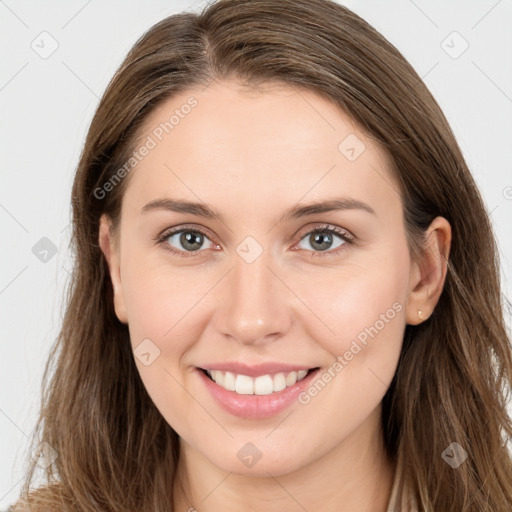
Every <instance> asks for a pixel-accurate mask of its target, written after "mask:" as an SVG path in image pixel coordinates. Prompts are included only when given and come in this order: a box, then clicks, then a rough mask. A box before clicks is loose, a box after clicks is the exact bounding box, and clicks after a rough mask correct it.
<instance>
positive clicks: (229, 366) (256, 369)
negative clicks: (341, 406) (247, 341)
mask: <svg viewBox="0 0 512 512" xmlns="http://www.w3.org/2000/svg"><path fill="white" fill-rule="evenodd" d="M200 368H201V369H202V370H221V371H223V372H231V373H236V374H237V375H247V376H248V377H258V376H260V375H267V374H275V373H281V372H282V373H290V372H294V371H295V372H297V371H299V370H311V369H313V368H317V367H316V366H310V365H303V364H288V363H277V362H268V363H260V364H251V365H248V364H244V363H237V362H232V363H230V362H226V363H212V364H206V365H204V366H201V367H200Z"/></svg>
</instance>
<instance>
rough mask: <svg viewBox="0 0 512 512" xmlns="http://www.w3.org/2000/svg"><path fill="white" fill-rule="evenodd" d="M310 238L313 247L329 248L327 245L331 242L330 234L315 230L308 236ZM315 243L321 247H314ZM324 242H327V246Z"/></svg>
mask: <svg viewBox="0 0 512 512" xmlns="http://www.w3.org/2000/svg"><path fill="white" fill-rule="evenodd" d="M310 240H311V241H312V242H311V246H312V247H315V248H316V249H318V250H319V251H325V250H327V249H329V247H330V246H331V244H332V235H331V234H330V233H327V232H325V231H324V232H317V233H313V234H312V235H311V236H310ZM315 244H319V245H321V246H322V247H316V246H315ZM325 244H327V246H325Z"/></svg>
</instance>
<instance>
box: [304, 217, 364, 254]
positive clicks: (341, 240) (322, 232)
mask: <svg viewBox="0 0 512 512" xmlns="http://www.w3.org/2000/svg"><path fill="white" fill-rule="evenodd" d="M336 238H337V239H338V243H337V245H336V240H335V239H336ZM303 240H304V241H305V242H306V245H308V244H309V246H310V247H300V246H299V247H300V248H301V249H305V250H307V251H313V252H312V253H311V256H312V257H315V256H329V255H330V256H332V255H337V254H338V253H339V252H340V251H342V250H344V248H345V247H344V246H345V245H347V244H353V243H354V235H352V233H349V232H348V231H346V230H345V229H342V228H339V227H336V226H330V225H324V226H317V227H315V228H314V229H310V230H309V231H307V232H306V233H303V235H302V238H301V242H302V241H303ZM333 244H335V245H333ZM329 249H336V250H329ZM326 251H328V252H326Z"/></svg>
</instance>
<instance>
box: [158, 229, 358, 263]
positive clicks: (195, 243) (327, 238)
mask: <svg viewBox="0 0 512 512" xmlns="http://www.w3.org/2000/svg"><path fill="white" fill-rule="evenodd" d="M336 239H338V241H337V242H336ZM303 240H304V241H305V242H306V245H307V244H309V246H310V247H303V246H300V245H299V248H300V249H302V250H305V251H307V252H309V253H310V254H309V255H310V256H311V257H315V256H329V255H330V256H333V255H337V254H338V253H339V252H340V251H342V250H344V248H345V246H346V245H347V244H353V243H354V240H355V237H354V235H352V233H350V232H349V231H347V230H345V229H342V228H339V227H337V226H331V225H329V224H326V225H322V226H316V227H315V228H314V229H310V230H309V231H306V232H305V233H302V236H301V240H300V242H302V241H303ZM205 241H207V242H209V245H208V246H207V247H204V244H205ZM156 242H157V243H158V244H160V245H162V246H163V247H164V249H165V250H167V251H169V252H171V253H173V254H176V255H178V256H183V257H188V256H196V255H197V253H200V252H201V249H211V248H216V249H219V248H220V246H219V245H218V244H214V243H213V242H212V241H211V240H210V239H209V238H208V234H207V233H206V232H205V231H204V230H203V229H200V228H198V227H189V226H180V227H179V228H171V229H167V230H166V231H164V232H163V233H162V234H161V235H159V236H157V238H156ZM300 242H299V243H300ZM333 244H334V245H333ZM332 249H335V250H332ZM194 253H196V254H194Z"/></svg>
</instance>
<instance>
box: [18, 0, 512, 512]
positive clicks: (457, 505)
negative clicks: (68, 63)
mask: <svg viewBox="0 0 512 512" xmlns="http://www.w3.org/2000/svg"><path fill="white" fill-rule="evenodd" d="M233 77H235V78H237V79H239V80H240V81H243V82H245V83H247V84H250V85H257V84H261V83H266V82H276V83H282V84H285V85H288V86H290V87H295V88H297V89H298V88H305V89H308V90H312V91H314V92H316V93H318V94H320V95H322V96H323V97H325V98H327V99H329V100H331V101H333V102H334V103H335V104H337V105H338V106H339V107H340V109H342V111H344V112H345V113H347V114H348V115H350V116H352V118H353V119H354V120H355V121H356V122H357V123H358V124H359V126H360V127H361V129H363V130H364V131H365V132H366V133H367V134H368V136H370V137H372V138H373V139H375V140H376V141H378V142H380V144H381V145H382V147H383V149H384V150H385V151H387V153H388V154H389V157H390V160H391V163H392V167H393V169H392V170H393V172H394V173H395V175H396V177H397V179H398V181H399V183H400V186H401V194H402V200H403V204H404V214H405V221H406V231H407V234H408V237H409V241H410V249H411V255H412V256H413V257H415V255H417V254H419V251H421V240H422V234H423V232H424V230H425V229H426V228H427V226H428V225H429V224H430V222H431V221H432V220H433V219H434V218H435V217H436V216H439V215H440V216H443V217H445V218H446V219H447V220H448V221H449V222H450V224H451V227H452V233H453V239H452V246H451V253H450V259H449V263H448V272H447V277H446V282H445V287H444V290H443V292H442V295H441V297H440V300H439V303H438V305H437V307H436V309H435V311H434V312H433V314H432V316H431V317H430V318H429V319H428V320H427V321H425V322H423V323H422V324H420V325H419V326H410V325H408V326H407V327H406V331H405V337H404V343H403V348H402V353H401V356H400V360H399V364H398V368H397V371H396V374H395V376H394V379H393V381H392V384H391V386H390V387H389V389H388V391H387V393H386V395H385V397H384V400H383V413H382V428H383V431H384V441H385V446H386V450H387V453H388V454H389V456H390V458H391V460H392V461H394V462H396V463H397V464H400V467H402V468H404V471H403V473H402V475H403V478H404V482H405V483H406V486H407V488H409V489H410V490H411V491H412V492H413V493H414V495H415V497H416V500H417V502H418V504H419V506H420V510H432V511H434V510H435V511H443V512H450V511H453V512H460V511H461V510H465V511H468V512H469V511H474V512H496V511H506V510H512V463H511V456H510V453H509V451H508V450H507V447H506V444H505V439H508V438H509V437H510V436H511V434H512V423H511V419H510V417H509V416H508V414H507V401H508V393H509V390H510V384H511V381H512V360H511V350H510V345H509V339H508V334H507V331H506V328H505V325H504V319H503V305H502V303H501V294H500V280H499V264H498V260H497V250H496V245H495V240H494V236H493V233H492V229H491V225H490V222H489V218H488V215H487V213H486V209H485V207H484V204H483V201H482V198H481V196H480V194H479V192H478V190H477V187H476V185H475V182H474V180H473V178H472V176H471V174H470V172H469V170H468V167H467V164H466V163H465V161H464V158H463V155H462V153H461V151H460V149H459V146H458V144H457V142H456V139H455V137H454V135H453V133H452V131H451V129H450V127H449V125H448V122H447V120H446V118H445V116H444V115H443V113H442V111H441V109H440V107H439V106H438V104H437V103H436V101H435V99H434V98H433V96H432V95H431V93H430V92H429V91H428V89H427V87H426V86H425V84H424V83H423V82H422V80H421V79H420V77H419V76H418V75H417V73H416V72H415V71H414V69H413V68H412V67H411V65H410V64H409V63H408V62H407V61H406V60H405V59H404V57H403V56H402V55H401V53H400V52H399V51H398V50H397V49H396V48H395V47H394V46H393V45H392V44H390V43H389V42H388V41H387V40H386V39H385V38H384V37H383V36H382V35H380V34H379V33H378V32H377V31H376V30H375V29H374V28H372V27H371V26H370V25H369V24H368V23H367V22H365V21H364V20H363V19H361V18H360V17H359V16H357V15H356V14H354V13H353V12H351V11H350V10H349V9H347V8H345V7H343V6H341V5H339V4H337V3H334V2H332V1H330V0H238V1H235V0H221V1H218V2H216V3H213V4H211V5H209V6H207V7H206V8H205V9H204V10H203V12H202V13H200V14H197V13H182V14H178V15H174V16H170V17H168V18H166V19H164V20H163V21H161V22H159V23H158V24H156V25H155V26H153V27H152V28H151V29H150V30H148V31H147V32H146V33H145V34H144V35H143V36H142V37H141V39H140V40H139V41H138V42H137V43H136V44H135V45H134V47H133V48H132V50H131V51H130V52H129V54H128V55H127V57H126V59H125V60H124V62H123V63H122V65H121V67H120V69H119V70H118V71H117V72H116V74H115V76H114V77H113V79H112V81H111V82H110V84H109V86H108V88H107V90H106V92H105V94H104V96H103V98H102V99H101V102H100V104H99V106H98V109H97V111H96V114H95V116H94V119H93V120H92V123H91V126H90V129H89V132H88V135H87V139H86V142H85V146H84V149H83V152H82V155H81V158H80V162H79V165H78V169H77V172H76V177H75V181H74V185H73V191H72V205H73V235H72V243H73V249H74V252H75V267H74V270H73V274H72V279H71V284H70V288H69V295H68V303H67V310H66V314H65V318H64V321H63V325H62V330H61V332H60V335H59V337H58V340H57V342H56V344H55V346H54V349H53V351H52V354H51V358H50V360H49V362H48V365H47V369H46V372H45V377H44V387H43V401H42V408H41V414H40V418H39V421H38V424H37V427H38V428H37V429H36V434H35V437H34V446H36V445H37V444H38V443H41V442H43V443H47V445H44V446H47V447H48V446H49V447H51V448H52V449H53V450H55V454H57V455H58V456H57V458H56V459H55V460H54V462H53V464H51V465H49V466H48V467H47V469H46V477H47V485H45V486H44V487H43V488H41V489H40V490H39V491H35V490H34V489H31V488H30V486H31V482H32V481H33V479H34V475H35V473H36V472H35V469H36V462H35V461H32V462H31V465H30V469H29V471H28V476H27V481H26V483H25V487H24V489H23V496H24V498H23V499H24V500H29V499H30V503H32V504H33V506H34V510H39V508H38V506H41V507H42V509H44V510H46V509H47V508H48V509H51V510H59V509H62V510H77V511H91V512H93V511H94V512H98V511H130V512H133V511H136V510H137V511H139V510H141V511H142V510H144V511H145V510H152V511H154V512H163V511H169V510H171V508H172V505H171V504H172V485H170V482H172V480H173V478H174V476H175V471H176V465H177V461H178V457H179V444H178V436H177V434H176V433H175V432H174V431H173V429H172V428H171V427H170V426H169V425H168V424H167V423H166V421H165V420H164V418H163V417H162V415H161V414H160V413H159V412H158V410H157V409H156V407H155V406H154V404H153V403H152V401H151V399H150V397H149V396H148V394H147V392H146V390H145V388H144V386H143V384H142V382H141V379H140V377H139V374H138V371H137V368H136V365H135V363H134V358H133V354H132V351H131V345H130V342H129V333H128V330H127V327H126V326H125V325H123V324H121V323H120V322H119V321H118V320H117V318H116V315H115V313H114V308H113V294H112V285H111V281H110V278H109V273H108V267H107V265H106V262H105V259H104V257H103V255H102V253H101V251H100V247H99V246H98V226H99V219H100V216H101V215H102V214H103V213H106V214H107V215H108V216H109V217H110V218H111V219H112V221H113V222H114V225H115V224H116V222H117V221H118V220H119V215H120V207H121V201H122V197H123V190H124V189H125V187H126V181H127V179H126V178H124V179H122V180H120V182H119V183H118V184H117V186H114V187H112V190H110V191H109V192H108V193H107V194H105V195H104V197H101V198H100V197H99V196H100V194H98V192H97V191H98V189H101V190H105V188H102V187H103V186H104V184H105V183H107V182H108V181H109V180H113V179H115V175H116V173H118V174H117V176H118V177H119V169H121V168H122V167H123V165H125V163H126V162H127V161H128V160H129V158H130V155H131V153H132V152H133V151H134V149H135V145H136V141H137V138H138V136H139V135H140V130H141V127H142V125H143V122H144V120H145V119H146V118H147V116H148V114H149V113H150V112H151V111H152V110H153V109H154V108H155V106H156V105H158V104H159V103H161V102H162V101H163V100H164V99H166V98H168V97H170V96H172V95H175V94H177V93H179V92H181V91H186V90H187V89H189V88H190V87H192V86H200V85H202V84H204V85H205V86H206V85H207V84H209V83H211V82H212V81H213V80H216V79H223V78H233ZM111 182H112V181H111ZM95 191H96V194H95ZM102 195H103V194H102ZM502 436H503V437H502ZM452 442H457V443H459V444H460V445H461V446H462V447H463V448H464V449H465V450H466V451H467V452H468V458H467V460H466V461H465V462H464V463H463V464H461V465H460V466H459V467H458V468H457V469H452V467H450V466H449V465H448V464H447V463H446V462H445V461H444V460H443V458H442V453H443V452H444V451H445V449H446V448H447V447H448V446H449V445H450V444H451V443H452ZM51 453H53V452H51ZM22 502H23V501H20V503H22Z"/></svg>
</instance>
